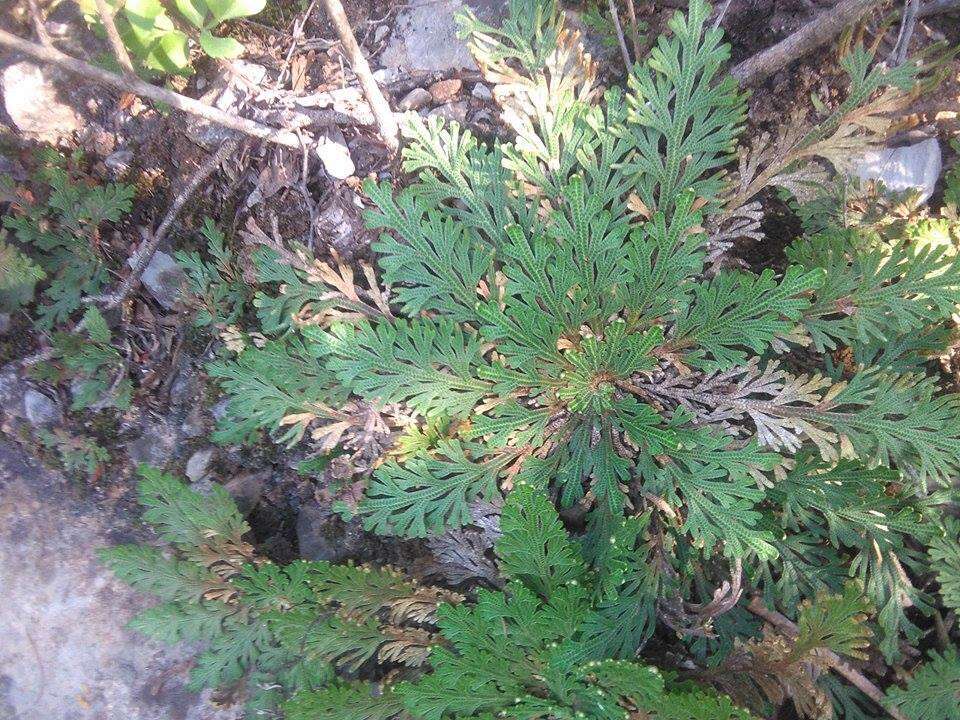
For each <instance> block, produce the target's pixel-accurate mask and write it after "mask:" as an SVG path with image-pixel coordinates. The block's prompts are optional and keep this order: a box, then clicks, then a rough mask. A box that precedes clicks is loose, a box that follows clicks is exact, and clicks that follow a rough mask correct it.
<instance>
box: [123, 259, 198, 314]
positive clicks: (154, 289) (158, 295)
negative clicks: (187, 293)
mask: <svg viewBox="0 0 960 720" xmlns="http://www.w3.org/2000/svg"><path fill="white" fill-rule="evenodd" d="M133 263H134V258H130V259H129V260H128V261H127V264H128V265H130V267H133ZM184 279H185V276H184V273H183V268H181V267H180V266H179V265H178V264H177V261H176V260H174V259H173V258H172V257H170V256H169V255H167V254H166V253H165V252H159V251H158V252H155V253H154V254H153V257H152V258H150V262H149V263H148V264H147V268H146V270H144V271H143V276H142V277H141V281H142V282H143V285H144V287H146V288H147V290H148V291H149V292H150V294H151V295H152V296H153V298H154V299H155V300H156V301H157V302H158V303H160V305H162V306H163V307H164V309H166V310H172V309H173V308H174V306H175V305H176V304H177V300H179V299H180V296H181V294H182V292H183V281H184Z"/></svg>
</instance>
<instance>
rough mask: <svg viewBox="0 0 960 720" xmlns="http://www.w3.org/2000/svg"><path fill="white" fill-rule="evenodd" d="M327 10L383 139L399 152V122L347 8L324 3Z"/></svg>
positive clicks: (335, 1)
mask: <svg viewBox="0 0 960 720" xmlns="http://www.w3.org/2000/svg"><path fill="white" fill-rule="evenodd" d="M323 4H324V5H325V6H326V9H327V17H329V18H330V21H331V22H332V23H333V25H334V27H336V28H337V34H338V35H339V36H340V42H341V44H342V45H343V49H344V50H346V52H347V59H348V60H349V61H350V67H352V68H353V72H354V74H355V75H356V76H357V80H359V81H360V86H361V87H362V88H363V94H364V95H365V96H366V98H367V102H369V103H370V109H371V110H373V116H374V117H375V118H376V119H377V125H379V126H380V136H381V137H382V138H383V141H384V142H385V143H386V144H387V147H389V148H390V149H391V150H396V149H397V148H398V147H399V145H400V128H399V126H398V125H397V120H396V118H395V117H394V116H393V110H391V109H390V103H388V102H387V98H386V97H384V95H383V91H382V90H381V89H380V86H379V85H377V81H376V80H375V79H374V77H373V73H372V72H371V71H370V64H369V63H368V62H367V58H366V57H364V55H363V51H362V50H361V49H360V45H359V44H357V38H356V37H355V36H354V34H353V30H352V29H351V27H350V21H349V20H347V14H346V13H345V12H344V11H343V5H342V4H341V3H340V0H323Z"/></svg>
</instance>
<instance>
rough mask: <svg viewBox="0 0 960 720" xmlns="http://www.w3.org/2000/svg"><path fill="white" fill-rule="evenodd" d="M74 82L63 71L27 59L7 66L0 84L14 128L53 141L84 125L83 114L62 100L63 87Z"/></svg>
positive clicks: (70, 133) (37, 137) (38, 138)
mask: <svg viewBox="0 0 960 720" xmlns="http://www.w3.org/2000/svg"><path fill="white" fill-rule="evenodd" d="M71 82H76V81H75V80H73V79H71V78H70V77H69V76H67V75H65V74H64V73H63V72H61V71H59V70H56V69H55V68H51V67H49V66H48V67H40V66H39V65H36V64H34V63H32V62H30V61H27V60H24V61H21V62H18V63H14V64H13V65H8V66H7V67H6V68H4V69H3V74H2V75H0V86H2V91H3V104H4V108H5V109H6V111H7V115H8V116H9V117H10V120H12V121H13V125H14V128H15V129H16V130H18V131H19V132H20V133H22V134H23V135H25V136H27V137H29V138H31V139H35V140H41V141H45V142H50V143H58V142H60V141H61V140H63V139H65V138H68V137H70V136H71V135H72V134H73V133H74V132H75V131H76V130H78V129H79V128H80V124H81V119H80V116H79V115H78V114H77V113H76V111H75V110H74V109H73V108H72V107H71V106H70V105H68V104H67V103H66V102H64V101H63V88H65V87H70V85H69V83H71Z"/></svg>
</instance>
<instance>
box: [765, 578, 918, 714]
mask: <svg viewBox="0 0 960 720" xmlns="http://www.w3.org/2000/svg"><path fill="white" fill-rule="evenodd" d="M747 610H749V611H750V612H752V613H753V614H754V615H756V616H757V617H759V618H761V619H763V620H766V621H767V622H768V623H770V624H771V625H773V626H774V627H775V628H777V629H778V630H779V631H780V632H782V633H783V634H784V635H786V636H787V637H790V638H795V637H797V634H798V630H797V626H796V625H795V624H794V623H793V622H792V621H791V620H790V619H789V618H787V617H785V616H783V615H781V614H780V613H778V612H777V611H776V610H771V609H770V608H768V607H767V606H765V605H764V604H763V602H762V601H761V600H760V598H759V597H757V596H754V597H753V598H752V599H751V600H750V604H749V605H747ZM819 654H820V657H822V658H823V659H825V660H826V661H827V664H828V665H829V666H830V668H831V669H832V670H833V671H834V672H836V673H837V674H838V675H842V676H843V677H844V678H845V679H846V680H847V682H849V683H850V684H851V685H853V686H854V687H855V688H857V690H859V691H860V692H862V693H863V694H864V695H866V696H867V697H868V698H870V699H871V700H873V701H874V702H875V703H876V704H877V705H879V706H880V707H882V708H883V709H885V710H886V711H887V712H888V713H889V714H890V717H892V718H894V720H908V719H907V717H906V716H905V715H904V714H903V713H902V712H900V710H898V709H897V708H895V707H890V706H888V705H887V704H886V702H885V700H886V696H885V695H884V694H883V691H882V690H880V688H878V687H877V686H876V685H874V684H873V683H872V682H870V680H868V679H867V678H866V677H865V676H864V675H863V673H861V672H860V671H859V670H857V669H856V668H854V667H851V666H850V665H849V664H848V663H847V662H846V661H844V660H843V659H842V658H841V657H840V656H839V655H837V654H836V653H835V652H833V651H832V650H826V649H824V650H822V651H821V652H820V653H819Z"/></svg>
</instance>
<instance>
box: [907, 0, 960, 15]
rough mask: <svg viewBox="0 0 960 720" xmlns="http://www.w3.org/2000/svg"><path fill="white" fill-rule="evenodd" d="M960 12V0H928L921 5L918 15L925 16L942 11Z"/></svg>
mask: <svg viewBox="0 0 960 720" xmlns="http://www.w3.org/2000/svg"><path fill="white" fill-rule="evenodd" d="M952 12H960V0H928V1H927V2H925V3H924V4H923V5H921V6H920V12H919V13H917V17H921V18H925V17H930V16H931V15H939V14H940V13H952Z"/></svg>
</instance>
